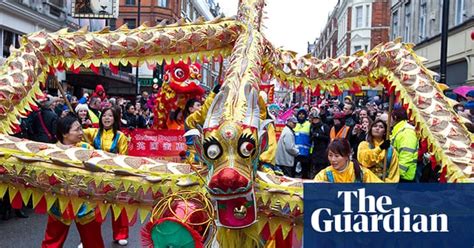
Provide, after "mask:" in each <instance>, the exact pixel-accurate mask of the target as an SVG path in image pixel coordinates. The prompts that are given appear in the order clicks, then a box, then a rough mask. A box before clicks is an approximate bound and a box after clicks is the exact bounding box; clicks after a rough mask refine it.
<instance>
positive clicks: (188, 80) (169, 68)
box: [163, 60, 204, 96]
mask: <svg viewBox="0 0 474 248" xmlns="http://www.w3.org/2000/svg"><path fill="white" fill-rule="evenodd" d="M164 70H165V73H164V75H163V83H165V84H168V85H169V86H170V87H171V89H173V90H174V91H175V92H176V93H177V94H188V95H196V96H201V95H203V94H204V90H203V89H202V88H201V87H200V86H199V85H200V82H199V81H200V80H201V77H202V76H201V72H200V71H201V65H199V64H198V63H192V64H191V63H184V62H183V61H182V60H180V61H179V62H178V63H174V62H171V63H170V64H167V65H165V68H164Z"/></svg>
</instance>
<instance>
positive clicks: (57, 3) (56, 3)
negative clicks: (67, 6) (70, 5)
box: [43, 0, 64, 8]
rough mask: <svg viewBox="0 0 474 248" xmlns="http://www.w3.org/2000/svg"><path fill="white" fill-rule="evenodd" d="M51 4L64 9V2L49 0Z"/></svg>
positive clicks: (61, 0)
mask: <svg viewBox="0 0 474 248" xmlns="http://www.w3.org/2000/svg"><path fill="white" fill-rule="evenodd" d="M43 2H44V1H43ZM49 3H50V4H54V5H56V6H57V7H59V8H62V7H64V0H49Z"/></svg>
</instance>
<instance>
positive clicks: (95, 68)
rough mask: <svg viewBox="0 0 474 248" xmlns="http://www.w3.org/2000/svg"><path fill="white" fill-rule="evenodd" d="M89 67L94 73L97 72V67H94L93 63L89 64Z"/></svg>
mask: <svg viewBox="0 0 474 248" xmlns="http://www.w3.org/2000/svg"><path fill="white" fill-rule="evenodd" d="M90 68H91V71H93V72H94V73H95V74H99V67H96V66H95V65H94V64H91V66H90Z"/></svg>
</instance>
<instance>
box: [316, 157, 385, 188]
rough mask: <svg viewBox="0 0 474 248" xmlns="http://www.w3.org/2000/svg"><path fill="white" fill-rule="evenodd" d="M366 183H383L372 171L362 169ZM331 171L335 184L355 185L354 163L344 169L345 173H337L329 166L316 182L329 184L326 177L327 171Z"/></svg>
mask: <svg viewBox="0 0 474 248" xmlns="http://www.w3.org/2000/svg"><path fill="white" fill-rule="evenodd" d="M360 169H361V170H362V175H363V179H362V181H363V182H364V183H381V182H382V180H380V179H379V178H378V177H377V176H376V175H375V174H374V173H372V172H371V171H370V170H368V169H366V168H364V167H361V168H360ZM328 170H330V171H331V172H332V175H333V177H334V182H336V183H353V182H354V181H355V179H356V177H355V173H354V164H353V163H352V162H350V163H349V165H348V166H347V167H346V169H344V170H343V171H337V170H335V169H334V168H333V167H332V166H328V167H326V168H325V169H323V170H321V171H320V172H319V173H318V174H317V175H316V177H314V181H316V182H329V179H328V177H327V175H326V171H328Z"/></svg>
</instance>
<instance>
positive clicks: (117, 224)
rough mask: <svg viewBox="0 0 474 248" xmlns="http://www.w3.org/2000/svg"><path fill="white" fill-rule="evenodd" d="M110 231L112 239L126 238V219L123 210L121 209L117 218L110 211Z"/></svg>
mask: <svg viewBox="0 0 474 248" xmlns="http://www.w3.org/2000/svg"><path fill="white" fill-rule="evenodd" d="M112 231H113V238H114V240H120V239H128V219H127V213H126V212H125V210H123V209H122V212H121V213H120V216H119V217H118V218H117V220H115V215H114V212H113V211H112Z"/></svg>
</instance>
